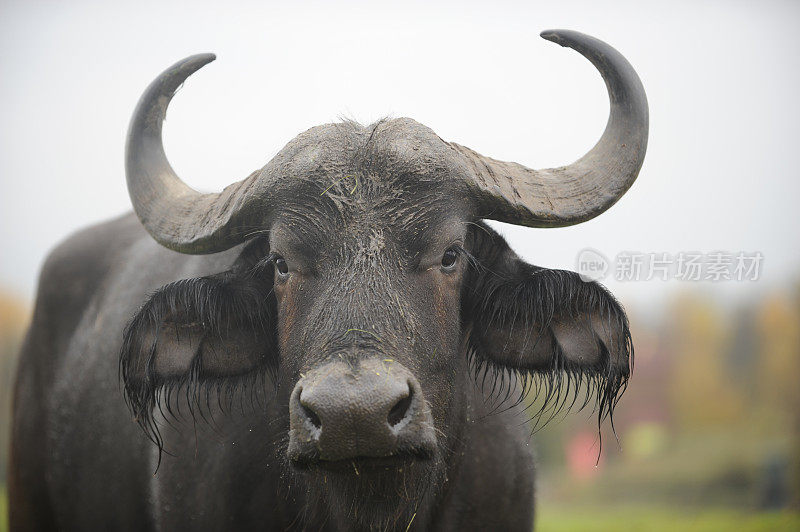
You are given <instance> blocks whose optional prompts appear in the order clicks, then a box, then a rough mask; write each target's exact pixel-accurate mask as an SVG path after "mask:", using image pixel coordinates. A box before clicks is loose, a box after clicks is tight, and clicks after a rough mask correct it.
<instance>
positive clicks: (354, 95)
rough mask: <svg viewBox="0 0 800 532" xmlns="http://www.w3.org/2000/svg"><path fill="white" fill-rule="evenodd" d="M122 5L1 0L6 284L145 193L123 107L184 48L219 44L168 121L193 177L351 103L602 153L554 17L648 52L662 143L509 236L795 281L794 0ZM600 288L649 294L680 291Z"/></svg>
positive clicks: (571, 254)
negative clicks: (750, 269)
mask: <svg viewBox="0 0 800 532" xmlns="http://www.w3.org/2000/svg"><path fill="white" fill-rule="evenodd" d="M115 4H116V3H113V2H97V3H95V2H79V1H71V2H18V1H8V0H5V1H4V2H3V3H2V4H0V249H2V252H0V285H2V286H6V287H11V288H12V289H13V290H15V291H17V292H18V293H20V294H22V295H24V296H30V295H32V293H33V291H34V290H35V282H36V276H37V273H38V269H39V266H40V264H41V262H42V260H43V258H44V256H45V254H46V253H47V251H48V249H49V248H51V247H52V246H53V245H54V244H55V243H57V242H58V241H59V240H61V239H63V238H64V237H65V236H66V235H68V234H69V233H71V232H72V231H74V230H75V229H77V228H80V227H82V226H86V225H88V224H91V223H95V222H98V221H101V220H104V219H107V218H109V217H112V216H115V215H118V214H120V213H123V212H125V211H127V210H129V209H130V203H129V200H128V196H127V191H126V188H125V180H124V174H123V147H124V142H125V132H126V129H127V125H128V120H129V118H130V114H131V112H132V110H133V108H134V106H135V104H136V101H137V100H138V98H139V95H140V93H141V91H142V90H143V89H144V87H145V86H146V85H147V84H148V83H149V82H150V80H151V79H152V78H153V77H155V76H156V75H157V74H158V73H159V72H160V71H162V70H163V69H164V68H165V67H167V66H169V65H170V64H172V63H173V62H174V61H176V60H178V59H180V58H182V57H184V56H187V55H190V54H193V53H197V52H206V51H213V52H216V53H217V55H218V60H217V61H216V62H215V63H213V64H211V65H209V66H208V67H206V68H204V69H203V70H202V71H200V72H199V73H198V74H196V75H195V76H193V77H192V78H191V79H190V80H189V81H188V82H187V83H186V86H185V87H184V89H183V90H182V91H181V92H180V94H179V95H178V96H177V97H176V98H175V100H174V101H173V104H172V106H171V107H170V113H169V120H168V122H167V125H166V127H165V144H166V149H167V153H168V156H169V158H170V160H171V161H172V163H173V166H174V167H175V168H176V169H177V170H178V173H179V174H180V175H181V176H182V177H183V178H184V179H185V180H186V181H187V182H188V183H189V184H191V185H192V186H195V187H196V188H199V189H203V190H218V189H221V188H222V187H223V186H225V185H227V184H228V183H230V182H232V181H236V180H239V179H242V178H244V177H246V176H247V175H248V174H249V173H250V172H251V171H252V170H254V169H256V168H259V167H261V166H263V165H264V164H265V163H266V162H267V161H268V160H269V159H270V158H271V157H272V156H273V155H274V154H275V153H276V152H277V151H278V150H279V149H280V148H281V147H282V146H283V145H284V144H286V142H288V141H289V140H290V139H291V138H292V137H294V135H296V134H297V133H299V132H301V131H303V130H305V129H307V128H309V127H311V126H314V125H317V124H321V123H325V122H330V121H334V120H337V119H338V118H339V117H340V116H347V117H351V118H355V119H357V120H359V121H361V122H364V123H369V122H372V121H374V120H376V119H378V118H381V117H383V116H387V115H389V116H395V117H397V116H410V117H412V118H414V119H416V120H418V121H420V122H422V123H424V124H426V125H428V126H430V127H431V128H433V129H434V130H435V131H436V132H437V133H438V134H439V135H440V136H441V137H443V138H445V139H448V140H453V141H457V142H459V143H461V144H465V145H467V146H470V147H472V148H474V149H476V150H478V151H479V152H481V153H484V154H486V155H489V156H492V157H495V158H500V159H507V160H515V161H518V162H520V163H523V164H527V165H530V166H533V167H547V166H556V165H561V164H566V163H569V162H572V161H573V160H575V159H577V158H578V157H579V156H580V155H582V154H583V153H584V152H585V151H586V150H588V149H589V148H590V147H591V146H592V145H593V144H594V142H595V141H596V140H597V139H598V138H599V136H600V134H601V133H602V130H603V127H604V126H605V122H606V118H607V113H608V100H607V96H606V92H605V87H604V85H603V83H602V81H601V79H600V77H599V75H598V74H597V73H596V71H595V70H594V68H593V67H592V66H591V64H590V63H589V62H588V61H586V60H585V59H583V58H582V57H581V56H580V55H578V54H577V53H576V52H574V51H571V50H567V49H563V48H561V47H559V46H556V45H554V44H552V43H549V42H547V41H544V40H542V39H540V38H539V37H538V34H539V32H540V31H541V30H544V29H548V28H553V27H563V28H570V29H576V30H579V31H583V32H585V33H589V34H591V35H594V36H596V37H599V38H601V39H603V40H606V41H607V42H609V43H610V44H612V45H613V46H615V47H616V48H617V49H619V50H620V51H621V52H622V53H623V54H624V55H625V56H626V57H627V58H628V59H629V60H630V61H631V63H632V64H633V65H634V67H635V68H636V69H637V71H638V72H639V75H640V77H641V78H642V81H643V82H644V86H645V88H646V89H647V92H648V98H649V101H650V120H651V127H650V144H649V149H648V155H647V159H646V161H645V165H644V168H643V170H642V172H641V174H640V176H639V179H638V181H637V182H636V183H635V185H634V186H633V188H632V189H631V191H630V192H629V193H628V194H627V195H626V196H625V197H624V198H623V199H622V200H621V201H620V202H619V203H618V204H617V205H616V206H615V207H614V208H613V209H611V210H610V211H609V212H607V213H606V214H604V215H602V216H601V217H599V218H597V219H595V220H593V221H590V222H588V223H585V224H582V225H579V226H575V227H572V228H566V229H526V228H516V227H512V226H502V230H503V232H504V234H506V235H507V237H508V238H509V239H510V241H511V243H512V245H513V246H514V247H515V248H516V249H517V250H518V251H519V252H520V253H521V254H522V255H523V256H525V257H526V258H527V259H529V260H530V261H532V262H535V263H537V264H541V265H545V266H550V267H561V268H569V269H574V267H575V260H576V255H577V253H578V252H579V251H580V250H581V249H583V248H585V247H587V246H590V247H593V248H596V249H598V250H600V251H601V252H603V253H604V254H605V255H607V256H610V257H613V256H615V255H616V254H617V253H619V252H621V251H625V250H632V251H643V252H651V251H652V252H669V253H678V252H680V251H702V252H711V251H715V250H728V251H734V252H735V251H761V252H762V253H763V254H764V264H763V266H764V274H763V277H762V280H761V281H759V283H758V284H757V285H755V286H756V287H761V288H774V287H777V286H779V285H780V284H781V283H784V282H787V281H790V280H797V279H798V272H800V246H798V243H799V242H800V238H799V237H800V224H799V223H798V221H800V214H798V211H799V210H800V209H798V206H797V202H798V199H799V198H800V184H798V177H800V176H799V175H798V174H799V173H800V149H799V148H798V145H799V143H798V141H799V140H800V99H798V94H800V86H799V85H800V76H799V75H798V53H799V52H800V31H798V30H800V4H798V3H796V2H775V1H771V2H770V1H765V2H758V3H754V2H703V3H701V2H685V3H681V2H675V1H672V2H665V3H663V4H662V5H661V6H660V7H655V6H645V5H644V2H618V3H608V2H602V3H601V2H559V3H558V4H557V5H542V4H538V3H534V2H501V1H495V2H482V3H472V2H466V1H461V2H455V3H440V4H436V5H435V6H434V5H431V4H432V3H430V2H419V3H417V2H408V1H406V2H397V3H394V4H393V5H391V6H389V5H383V6H381V5H378V4H377V3H375V2H363V3H361V2H359V3H342V2H339V3H337V4H336V5H335V6H334V5H331V4H327V3H321V2H320V3H308V2H305V3H303V2H275V3H269V2H258V3H244V2H239V3H237V2H216V3H206V2H200V1H197V0H195V1H191V2H159V3H153V4H149V3H147V2H136V3H130V5H128V6H126V7H121V6H119V5H115ZM554 4H555V3H554ZM497 225H498V226H500V224H497ZM607 284H608V285H609V286H610V288H612V290H615V291H616V292H618V293H620V294H621V295H622V298H623V300H626V299H627V300H630V301H634V302H638V301H641V302H645V303H646V302H648V301H655V300H659V299H661V298H662V297H663V296H664V295H668V294H669V293H670V292H671V291H672V290H674V289H679V288H681V286H682V284H681V283H680V282H678V281H671V282H667V283H664V282H658V281H653V282H639V283H617V282H613V281H610V282H608V283H607ZM684 285H685V283H684ZM753 286H754V285H752V284H750V285H743V284H741V283H739V284H736V283H728V284H717V285H714V286H713V287H710V288H709V287H707V289H709V290H712V291H714V292H715V293H716V292H719V293H720V294H722V293H737V292H743V291H746V290H748V289H752V288H753Z"/></svg>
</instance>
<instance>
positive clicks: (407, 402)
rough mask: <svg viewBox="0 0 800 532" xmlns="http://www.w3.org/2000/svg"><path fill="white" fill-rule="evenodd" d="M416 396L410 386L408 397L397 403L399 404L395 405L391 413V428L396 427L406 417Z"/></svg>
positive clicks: (388, 418) (389, 419)
mask: <svg viewBox="0 0 800 532" xmlns="http://www.w3.org/2000/svg"><path fill="white" fill-rule="evenodd" d="M413 394H414V389H413V388H412V387H411V386H409V387H408V395H407V396H405V397H403V398H402V399H400V400H399V401H397V404H396V405H394V406H393V407H392V409H391V411H389V416H388V417H387V420H388V421H389V426H391V427H394V426H396V425H397V424H398V423H400V422H401V421H403V419H404V418H405V417H406V414H407V413H408V409H409V407H410V406H411V399H412V397H413Z"/></svg>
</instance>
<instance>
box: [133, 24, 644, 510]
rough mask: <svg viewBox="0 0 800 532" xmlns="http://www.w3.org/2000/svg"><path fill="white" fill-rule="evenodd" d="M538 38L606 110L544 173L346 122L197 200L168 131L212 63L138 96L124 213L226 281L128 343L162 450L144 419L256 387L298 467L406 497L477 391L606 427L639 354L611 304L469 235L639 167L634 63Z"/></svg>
mask: <svg viewBox="0 0 800 532" xmlns="http://www.w3.org/2000/svg"><path fill="white" fill-rule="evenodd" d="M542 36H543V37H544V38H546V39H548V40H551V41H554V42H556V43H559V44H561V45H562V46H568V47H571V48H574V49H575V50H577V51H578V52H580V53H581V54H583V55H584V56H585V57H586V58H588V59H589V60H590V61H591V62H592V63H593V64H594V65H595V66H596V67H597V68H598V70H599V71H600V73H601V74H602V76H603V79H604V80H605V82H606V85H607V88H608V92H609V96H610V102H611V113H610V118H609V121H608V125H607V127H606V130H605V132H604V133H603V136H602V138H601V139H600V141H599V142H598V143H597V144H596V145H595V147H594V148H592V149H591V150H590V151H589V152H588V153H587V154H586V155H584V156H583V157H582V158H580V159H579V160H577V161H576V162H574V163H572V164H570V165H567V166H563V167H559V168H551V169H546V170H534V169H530V168H527V167H525V166H522V165H520V164H517V163H513V162H503V161H498V160H495V159H491V158H489V157H485V156H483V155H480V154H478V153H477V152H475V151H473V150H471V149H469V148H466V147H464V146H460V145H458V144H455V143H451V142H446V141H444V140H442V139H441V138H439V137H438V136H437V135H436V134H435V133H434V132H433V131H431V130H430V129H429V128H427V127H425V126H423V125H421V124H419V123H417V122H415V121H413V120H411V119H407V118H402V119H395V120H382V121H379V122H377V123H375V124H373V125H370V126H368V127H363V126H361V125H358V124H355V123H352V122H343V123H338V124H330V125H324V126H319V127H315V128H312V129H310V130H308V131H306V132H304V133H302V134H300V135H299V136H298V137H296V138H295V139H294V140H292V141H291V142H290V143H289V144H288V145H286V146H285V147H284V148H283V149H282V150H281V151H280V152H279V153H278V155H276V156H275V157H274V158H273V159H272V160H271V161H270V162H269V163H268V164H267V165H266V166H265V167H264V168H263V169H261V170H259V171H256V172H254V173H253V174H252V175H250V176H249V177H248V178H246V179H245V180H243V181H239V182H237V183H235V184H233V185H230V186H229V187H227V188H225V189H224V190H223V191H222V192H220V193H216V194H201V193H198V192H196V191H194V190H192V189H191V188H189V187H188V186H187V185H185V184H184V182H183V181H181V179H180V178H179V177H178V176H177V175H176V173H175V172H174V171H173V169H172V168H171V167H170V165H169V163H168V162H167V159H166V156H165V154H164V149H163V146H162V141H161V125H162V121H163V119H164V116H165V112H166V109H167V105H168V103H169V101H170V99H171V98H172V96H173V94H174V92H175V90H176V89H177V88H178V87H179V86H180V85H181V84H182V83H183V82H184V81H185V80H186V78H187V77H188V76H189V75H191V74H192V73H193V72H195V71H196V70H198V69H199V68H200V67H202V66H203V65H205V64H206V63H208V62H210V61H212V60H213V59H214V56H213V55H197V56H193V57H189V58H187V59H185V60H183V61H180V62H178V63H177V64H175V65H174V66H172V67H171V68H169V69H168V70H167V71H165V72H164V73H163V74H162V75H161V76H159V77H158V78H157V79H156V80H155V81H154V82H153V83H152V84H151V85H150V86H149V87H148V89H147V90H146V92H145V93H144V95H143V97H142V99H141V100H140V102H139V105H138V107H137V109H136V111H135V114H134V116H133V120H132V122H131V126H130V131H129V136H128V144H127V153H126V171H127V180H128V189H129V192H130V196H131V199H132V202H133V205H134V207H135V210H136V213H137V214H138V216H139V218H140V220H141V222H142V224H143V225H144V227H145V228H146V229H147V231H148V232H149V233H150V235H152V237H153V238H154V239H155V240H156V241H158V242H159V243H160V244H162V245H164V246H166V247H168V248H170V249H172V250H174V251H177V252H180V253H186V254H210V253H218V252H223V251H225V250H231V249H233V250H234V255H233V258H232V260H231V266H230V269H229V270H227V271H224V272H220V273H218V274H216V275H211V276H208V277H202V278H195V279H185V280H181V281H178V282H175V283H172V284H170V285H167V286H165V287H163V288H161V289H159V290H158V291H157V292H156V293H154V294H153V295H152V297H151V298H150V299H149V300H148V301H147V302H146V303H145V304H144V306H143V307H142V309H141V310H140V311H139V313H138V314H137V315H136V316H135V317H134V319H133V320H132V321H131V323H130V325H129V327H128V328H127V330H126V333H125V343H124V346H123V351H122V359H121V369H122V376H123V379H124V384H125V391H126V394H127V398H128V400H129V403H130V405H131V407H132V410H133V411H134V414H135V415H136V417H137V419H138V421H139V422H140V423H141V424H142V426H143V427H144V428H145V429H146V430H147V432H148V433H149V434H150V435H151V436H153V437H154V439H156V441H158V425H157V424H156V422H155V421H154V418H153V410H154V408H156V407H158V406H161V402H162V401H165V402H166V401H168V399H165V398H168V396H169V394H170V391H174V390H176V389H179V388H180V387H187V389H189V390H192V391H194V392H195V393H196V394H197V395H200V394H201V393H202V392H201V391H200V390H201V389H202V387H205V389H206V396H208V389H209V388H211V389H213V390H216V391H215V392H214V393H215V394H216V395H224V390H227V389H229V387H231V386H233V385H234V384H232V383H238V384H240V385H241V386H243V387H247V386H252V385H255V383H257V382H260V381H259V378H258V376H265V375H266V376H268V377H269V379H271V380H272V383H273V384H272V388H271V389H274V390H275V392H274V393H275V400H276V401H278V404H280V405H282V406H281V408H282V410H283V412H284V417H283V418H282V419H280V420H277V421H276V422H277V423H278V425H279V426H280V427H282V429H281V430H282V431H283V434H286V435H287V436H286V437H285V438H284V439H283V440H281V441H282V443H281V444H280V445H281V449H282V451H281V452H282V455H283V456H284V457H285V460H286V463H287V464H290V465H291V467H290V468H288V469H289V470H291V471H292V472H293V473H292V474H293V475H294V474H297V475H324V478H325V482H330V483H331V484H332V483H333V482H336V480H335V479H337V478H338V479H339V482H340V484H339V488H338V489H339V491H341V492H343V493H346V492H348V490H349V492H350V493H353V494H358V495H360V496H361V499H359V500H365V501H372V502H373V503H374V504H382V503H386V501H387V495H388V494H391V493H394V492H396V491H397V490H398V489H399V488H398V486H402V487H403V489H405V490H410V491H411V492H413V493H417V494H419V493H422V491H423V489H427V487H426V486H431V485H433V486H434V488H433V489H435V486H436V485H437V483H441V482H443V479H444V478H445V477H446V466H445V465H443V464H447V463H448V461H449V460H450V458H451V455H452V453H453V452H454V451H453V449H455V448H456V447H457V443H458V441H459V437H460V431H461V429H460V427H462V426H463V425H464V423H465V422H467V421H468V420H469V418H470V416H471V415H473V414H471V412H470V410H469V407H468V404H469V400H468V396H469V394H470V393H472V391H471V390H472V389H473V388H475V386H473V383H474V382H475V381H476V380H477V382H478V384H479V385H483V387H484V388H487V387H489V391H491V390H493V391H494V392H495V394H497V393H501V394H502V393H503V392H502V391H500V390H501V389H504V390H506V392H505V395H506V396H508V395H511V394H510V393H508V390H510V389H513V388H515V389H517V390H518V391H520V392H522V393H521V394H520V396H522V395H524V392H526V391H528V390H530V389H535V390H539V391H541V392H542V393H543V394H544V395H545V400H546V402H547V403H549V404H553V403H556V404H558V403H559V402H563V401H566V396H565V394H566V392H567V391H569V390H572V391H573V392H574V393H577V388H578V385H579V384H582V383H583V384H588V385H589V389H590V393H591V396H590V397H591V398H592V400H593V401H594V402H596V406H597V407H598V412H599V416H600V418H601V419H602V418H603V417H604V416H606V415H607V414H609V413H610V412H611V411H612V410H613V407H614V405H615V404H616V401H617V399H618V396H619V394H620V393H621V391H622V390H623V389H624V386H625V384H626V382H627V379H628V376H629V373H630V365H631V356H632V353H631V343H630V334H629V330H628V323H627V319H626V317H625V314H624V312H623V310H622V309H621V307H620V306H619V305H618V303H617V302H616V301H615V300H614V298H613V297H612V296H611V295H610V294H609V293H608V292H607V291H606V290H605V289H604V288H603V287H602V286H600V285H598V284H596V283H593V282H585V281H583V280H581V279H580V278H579V276H578V275H577V274H575V273H571V272H566V271H559V270H549V269H545V268H540V267H537V266H533V265H530V264H527V263H525V262H523V261H522V260H520V259H519V258H518V257H517V256H516V255H515V254H514V252H513V251H512V250H511V249H510V248H509V247H508V245H507V244H506V243H505V241H504V240H503V239H502V238H501V237H500V236H498V235H497V234H496V233H495V232H494V231H493V230H491V229H490V228H489V227H488V226H486V225H485V224H484V223H483V222H481V220H482V219H493V220H499V221H503V222H507V223H512V224H519V225H526V226H530V227H563V226H568V225H573V224H576V223H580V222H583V221H586V220H589V219H591V218H593V217H595V216H597V215H599V214H600V213H602V212H604V211H605V210H606V209H608V208H609V207H611V206H612V205H613V204H614V203H615V202H616V201H617V200H618V199H619V198H620V197H621V196H622V195H623V194H624V193H625V192H626V191H627V190H628V188H629V187H630V186H631V184H632V183H633V181H634V180H635V178H636V176H637V174H638V172H639V169H640V167H641V165H642V161H643V158H644V154H645V150H646V145H647V132H648V111H647V101H646V97H645V93H644V89H643V88H642V84H641V82H640V81H639V78H638V77H637V75H636V73H635V72H634V70H633V68H632V67H631V65H630V64H629V63H628V62H627V61H626V60H625V59H624V58H623V57H622V56H621V55H620V54H619V53H618V52H617V51H615V50H614V49H613V48H611V47H610V46H608V45H606V44H605V43H603V42H601V41H599V40H597V39H594V38H592V37H589V36H586V35H582V34H580V33H576V32H571V31H550V32H545V33H543V34H542ZM220 390H222V391H220ZM487 393H488V391H487ZM467 452H468V451H467ZM375 471H380V472H381V475H377V474H373V473H374V472H375ZM337 475H338V476H337ZM400 477H402V480H400ZM359 479H361V480H359ZM364 479H367V480H364ZM359 482H361V483H360V484H359ZM316 484H318V485H323V482H322V480H320V481H319V482H317V483H316ZM329 485H330V484H329ZM359 490H360V491H359ZM414 490H416V491H414ZM406 493H408V492H406ZM376 501H377V502H376Z"/></svg>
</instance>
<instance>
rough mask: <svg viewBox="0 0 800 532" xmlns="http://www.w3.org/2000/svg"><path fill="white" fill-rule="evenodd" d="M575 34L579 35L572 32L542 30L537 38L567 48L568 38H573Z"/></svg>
mask: <svg viewBox="0 0 800 532" xmlns="http://www.w3.org/2000/svg"><path fill="white" fill-rule="evenodd" d="M575 34H578V35H580V33H578V32H577V31H573V30H544V31H543V32H541V33H540V34H539V37H541V38H542V39H546V40H548V41H550V42H554V43H556V44H560V45H561V46H569V44H568V41H569V40H570V36H575Z"/></svg>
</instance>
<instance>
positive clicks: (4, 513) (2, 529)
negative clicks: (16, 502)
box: [0, 486, 8, 532]
mask: <svg viewBox="0 0 800 532" xmlns="http://www.w3.org/2000/svg"><path fill="white" fill-rule="evenodd" d="M0 532H8V502H7V500H6V488H5V487H3V486H0Z"/></svg>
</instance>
